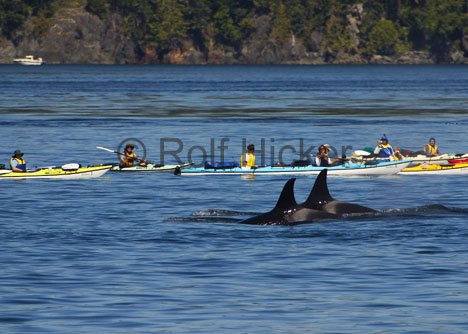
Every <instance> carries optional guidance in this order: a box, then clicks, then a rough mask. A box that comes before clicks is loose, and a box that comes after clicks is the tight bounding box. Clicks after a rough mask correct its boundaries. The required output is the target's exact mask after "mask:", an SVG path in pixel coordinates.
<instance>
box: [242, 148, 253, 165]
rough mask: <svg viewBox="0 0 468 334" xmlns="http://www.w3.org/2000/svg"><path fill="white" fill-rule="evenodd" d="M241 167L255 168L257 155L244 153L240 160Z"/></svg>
mask: <svg viewBox="0 0 468 334" xmlns="http://www.w3.org/2000/svg"><path fill="white" fill-rule="evenodd" d="M240 165H241V166H242V167H254V166H255V155H254V154H253V153H249V152H247V153H244V154H242V156H241V158H240Z"/></svg>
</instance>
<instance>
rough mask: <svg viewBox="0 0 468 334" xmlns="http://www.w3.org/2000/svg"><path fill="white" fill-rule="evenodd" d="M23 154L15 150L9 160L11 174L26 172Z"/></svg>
mask: <svg viewBox="0 0 468 334" xmlns="http://www.w3.org/2000/svg"><path fill="white" fill-rule="evenodd" d="M23 155H24V153H23V152H21V151H20V150H16V151H15V153H13V155H12V157H11V159H10V168H11V170H12V171H13V172H19V173H24V172H26V160H24V159H23Z"/></svg>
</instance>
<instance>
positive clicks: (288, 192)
mask: <svg viewBox="0 0 468 334" xmlns="http://www.w3.org/2000/svg"><path fill="white" fill-rule="evenodd" d="M295 181H296V179H295V178H292V179H289V180H288V182H286V184H285V185H284V187H283V190H282V191H281V195H280V197H279V199H278V202H277V203H276V206H275V209H282V210H283V209H288V208H291V207H293V206H296V205H297V202H296V198H295V197H294V182H295Z"/></svg>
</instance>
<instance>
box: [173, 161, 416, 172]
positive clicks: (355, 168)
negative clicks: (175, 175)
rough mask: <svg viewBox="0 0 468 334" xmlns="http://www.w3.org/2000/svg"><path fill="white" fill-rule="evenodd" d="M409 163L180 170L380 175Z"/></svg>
mask: <svg viewBox="0 0 468 334" xmlns="http://www.w3.org/2000/svg"><path fill="white" fill-rule="evenodd" d="M410 163H411V161H410V160H403V161H395V162H384V163H379V164H377V165H366V164H351V165H348V166H347V165H343V166H334V167H315V166H303V167H291V166H285V167H280V166H278V167H277V166H266V167H259V168H255V169H250V168H240V167H237V168H232V169H205V168H202V167H200V168H186V169H183V170H182V171H181V174H182V175H249V174H250V175H257V174H266V175H318V174H319V173H320V172H321V171H322V170H324V169H327V170H328V175H338V176H381V175H395V174H398V173H399V172H400V171H401V170H402V169H403V168H405V167H407V166H408V165H409V164H410Z"/></svg>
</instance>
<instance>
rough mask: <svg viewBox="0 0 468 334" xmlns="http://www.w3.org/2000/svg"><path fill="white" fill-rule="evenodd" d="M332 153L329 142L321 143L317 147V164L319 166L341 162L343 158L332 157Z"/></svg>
mask: <svg viewBox="0 0 468 334" xmlns="http://www.w3.org/2000/svg"><path fill="white" fill-rule="evenodd" d="M329 153H330V145H328V144H323V145H320V146H319V148H318V149H317V154H316V155H315V165H316V166H319V167H328V166H334V165H336V164H337V163H338V162H341V161H342V159H339V158H337V159H333V160H332V159H331V158H330V157H329V155H328V154H329Z"/></svg>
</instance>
